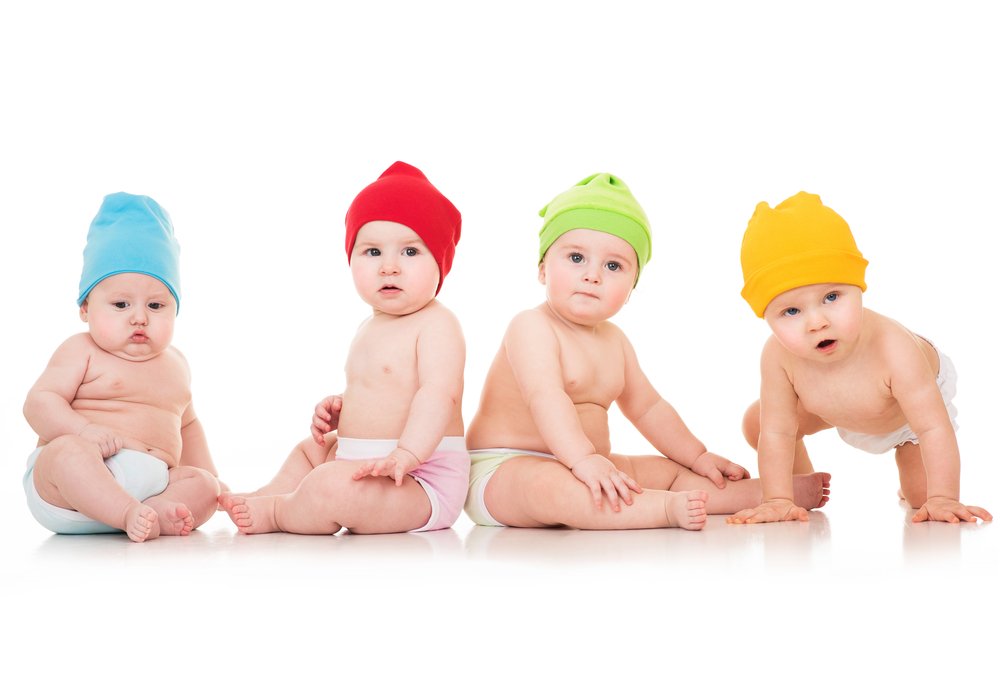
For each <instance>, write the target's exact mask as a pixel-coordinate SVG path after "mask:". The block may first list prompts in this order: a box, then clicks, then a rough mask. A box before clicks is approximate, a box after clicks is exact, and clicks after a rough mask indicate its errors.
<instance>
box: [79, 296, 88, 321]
mask: <svg viewBox="0 0 1000 677" xmlns="http://www.w3.org/2000/svg"><path fill="white" fill-rule="evenodd" d="M87 303H88V301H87V300H86V299H85V300H84V302H83V303H81V304H80V319H81V320H83V321H84V322H86V321H87Z"/></svg>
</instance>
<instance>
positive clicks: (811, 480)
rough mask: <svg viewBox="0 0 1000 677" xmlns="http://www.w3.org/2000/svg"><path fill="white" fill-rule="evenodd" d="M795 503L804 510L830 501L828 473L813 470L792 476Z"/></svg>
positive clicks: (821, 505)
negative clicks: (812, 471)
mask: <svg viewBox="0 0 1000 677" xmlns="http://www.w3.org/2000/svg"><path fill="white" fill-rule="evenodd" d="M793 491H794V495H795V498H794V500H795V505H799V506H802V507H803V508H805V509H806V510H813V509H815V508H822V507H823V506H824V505H826V504H827V503H828V502H829V501H830V473H826V472H814V473H810V474H808V475H796V476H795V477H794V478H793Z"/></svg>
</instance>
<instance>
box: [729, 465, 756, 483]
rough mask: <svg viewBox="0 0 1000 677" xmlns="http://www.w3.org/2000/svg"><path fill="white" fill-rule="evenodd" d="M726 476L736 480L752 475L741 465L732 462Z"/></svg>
mask: <svg viewBox="0 0 1000 677" xmlns="http://www.w3.org/2000/svg"><path fill="white" fill-rule="evenodd" d="M726 476H727V477H728V478H729V479H730V480H732V481H734V482H735V481H736V480H742V479H746V478H748V477H750V472H749V471H748V470H747V469H746V468H744V467H743V466H741V465H736V464H735V463H730V464H729V468H727V472H726Z"/></svg>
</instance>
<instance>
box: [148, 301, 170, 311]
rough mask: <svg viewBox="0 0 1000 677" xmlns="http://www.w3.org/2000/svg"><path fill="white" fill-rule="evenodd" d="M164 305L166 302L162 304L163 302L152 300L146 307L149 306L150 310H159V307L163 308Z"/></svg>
mask: <svg viewBox="0 0 1000 677" xmlns="http://www.w3.org/2000/svg"><path fill="white" fill-rule="evenodd" d="M165 305H166V304H164V303H160V302H159V301H153V302H152V303H150V304H148V306H147V307H148V308H149V309H150V310H160V309H161V308H163V307H164V306H165Z"/></svg>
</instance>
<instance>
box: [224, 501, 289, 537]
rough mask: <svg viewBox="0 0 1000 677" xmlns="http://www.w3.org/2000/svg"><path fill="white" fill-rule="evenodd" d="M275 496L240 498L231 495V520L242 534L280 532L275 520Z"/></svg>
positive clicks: (227, 510) (227, 509)
mask: <svg viewBox="0 0 1000 677" xmlns="http://www.w3.org/2000/svg"><path fill="white" fill-rule="evenodd" d="M274 501H275V497H274V496H253V497H246V496H239V495H236V494H230V495H229V500H228V501H227V502H228V504H229V507H228V508H226V512H227V513H229V519H231V520H232V521H233V524H235V525H236V527H237V528H238V529H239V530H240V533H242V534H269V533H271V532H272V531H279V529H278V525H277V523H276V522H275V519H274Z"/></svg>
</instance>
